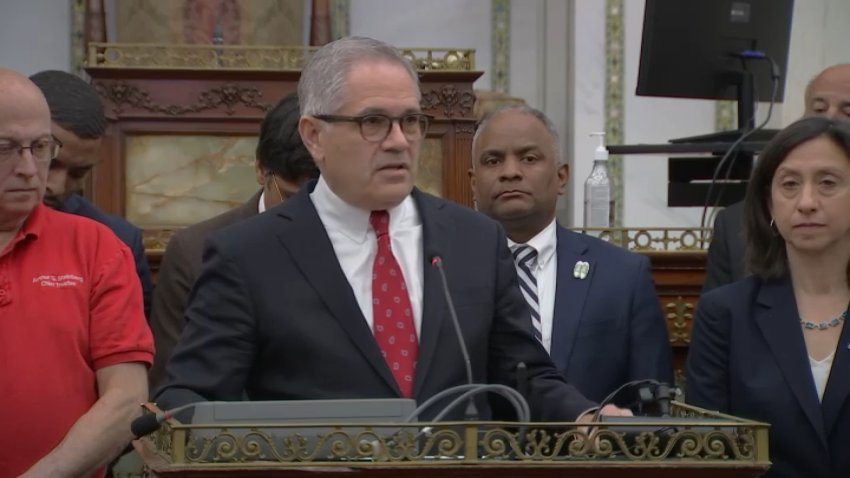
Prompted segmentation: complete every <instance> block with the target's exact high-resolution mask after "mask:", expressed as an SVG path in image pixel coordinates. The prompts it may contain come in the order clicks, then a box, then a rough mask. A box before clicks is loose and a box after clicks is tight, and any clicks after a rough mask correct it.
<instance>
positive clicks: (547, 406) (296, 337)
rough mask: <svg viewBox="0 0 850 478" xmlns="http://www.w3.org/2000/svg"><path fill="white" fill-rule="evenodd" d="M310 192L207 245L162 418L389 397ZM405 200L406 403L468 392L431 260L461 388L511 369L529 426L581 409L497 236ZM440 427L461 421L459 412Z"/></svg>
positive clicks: (454, 207)
mask: <svg viewBox="0 0 850 478" xmlns="http://www.w3.org/2000/svg"><path fill="white" fill-rule="evenodd" d="M314 187H315V181H314V182H313V183H311V184H310V185H309V186H307V187H303V188H301V191H300V192H299V193H298V194H297V195H296V196H294V197H293V198H291V199H289V200H287V201H285V202H284V203H283V204H281V205H279V206H277V207H275V208H273V209H271V210H270V211H268V212H267V213H265V214H260V215H258V216H255V217H253V218H250V219H247V220H245V221H243V222H241V223H239V224H235V225H233V226H230V227H228V228H225V229H224V230H222V231H219V232H217V233H214V234H213V235H211V236H210V238H209V240H208V241H207V244H206V246H205V250H204V265H203V266H202V269H201V274H200V276H199V277H198V280H197V281H196V283H195V286H194V288H193V289H192V293H191V295H190V298H189V306H188V309H187V312H186V319H187V323H186V327H185V329H184V330H183V334H182V335H181V337H180V341H179V343H178V344H177V347H176V349H175V351H174V354H173V355H172V357H171V360H170V361H169V363H168V366H167V373H168V382H167V383H166V385H165V387H164V388H163V391H161V392H160V393H159V395H158V399H157V400H158V402H159V403H160V405H161V406H164V407H166V408H171V407H174V406H178V405H181V404H185V403H191V402H195V401H200V400H240V399H242V397H243V392H244V393H246V394H247V396H248V397H249V398H250V399H252V400H288V399H294V400H297V399H330V398H388V397H400V396H401V393H400V391H399V389H398V386H397V385H396V383H395V380H394V379H393V376H392V374H391V372H390V369H389V367H388V366H387V364H386V362H385V361H384V359H383V357H382V356H381V351H380V349H379V347H378V345H377V342H376V341H375V339H374V336H373V335H372V331H371V330H370V328H369V326H368V324H367V323H366V320H365V319H364V318H363V314H362V313H361V312H360V308H359V307H358V305H357V301H356V299H355V297H354V293H353V292H352V289H351V286H350V285H349V283H348V281H347V279H346V277H345V275H344V273H343V271H342V269H341V268H340V266H339V263H338V261H337V260H336V256H335V253H334V250H333V246H332V245H331V241H330V239H329V238H328V235H327V233H326V232H325V229H324V226H323V224H322V222H321V220H320V219H319V216H318V214H317V213H316V210H315V208H314V206H313V203H312V201H311V200H310V197H309V192H310V191H312V189H313V188H314ZM412 195H413V199H414V201H415V202H416V206H417V208H418V211H419V216H420V219H421V221H422V242H423V246H424V254H423V259H424V260H425V265H424V277H423V283H424V291H423V311H422V327H421V334H420V340H419V343H420V349H419V361H418V364H417V368H416V378H415V384H414V398H415V399H416V400H417V401H418V402H419V403H421V402H422V401H424V400H426V399H427V398H429V397H431V396H433V395H435V394H436V393H438V392H440V391H442V390H444V389H446V388H449V387H452V386H455V385H461V384H464V383H466V382H467V379H466V373H465V367H464V365H463V360H462V355H461V352H460V348H459V346H458V338H457V336H456V334H455V331H454V328H453V326H452V321H451V319H450V317H449V315H448V307H447V304H446V301H445V299H444V296H443V293H442V285H441V281H440V277H439V274H438V271H437V270H436V269H435V268H434V267H432V266H431V264H430V258H432V257H433V256H434V255H440V256H442V258H443V263H444V265H445V272H446V276H447V277H448V283H449V287H450V291H451V295H452V297H453V299H454V303H455V307H456V310H457V316H458V319H459V321H460V326H461V329H462V331H463V336H464V340H465V342H466V345H467V347H468V350H469V356H470V361H471V365H472V373H473V376H474V377H473V380H474V381H476V382H489V383H503V384H507V385H516V383H515V382H516V373H515V371H516V368H517V364H518V363H519V362H520V361H522V362H525V364H526V366H527V368H528V374H527V375H528V378H529V380H528V384H527V389H528V398H529V402H530V405H531V409H532V416H533V418H534V419H536V420H572V419H574V418H576V417H577V415H578V414H580V413H581V412H583V411H585V410H587V409H588V408H589V407H592V406H593V403H592V402H590V401H588V400H587V399H585V398H584V397H583V396H582V395H581V394H580V393H579V392H578V391H577V390H576V389H575V388H574V387H572V386H570V385H567V383H566V382H565V381H564V379H563V377H562V376H561V374H560V373H558V371H557V370H556V369H555V367H554V366H553V365H552V362H551V360H550V359H549V356H548V355H547V354H546V351H545V350H544V349H543V347H542V346H541V345H540V344H539V342H537V341H536V340H535V339H534V336H533V334H532V325H531V318H530V315H529V311H528V307H527V305H526V303H525V300H524V299H523V297H522V295H521V293H520V291H519V287H518V285H517V278H516V271H515V270H514V266H513V261H512V257H511V254H510V251H509V250H508V247H507V241H506V238H505V235H504V232H503V230H502V229H501V227H500V226H499V225H498V224H497V223H495V222H494V221H492V220H491V219H489V218H487V217H485V216H483V215H481V214H478V213H477V212H475V211H472V210H470V209H467V208H465V207H463V206H460V205H458V204H454V203H450V202H448V201H445V200H442V199H438V198H435V197H433V196H430V195H428V194H425V193H422V192H420V191H418V190H414V192H413V193H412ZM444 403H445V402H444ZM478 409H479V413H480V417H481V418H489V417H490V416H491V413H490V407H489V404H488V403H487V400H486V399H483V398H482V399H481V400H479V401H478ZM437 412H438V409H432V410H430V411H429V412H428V413H426V414H424V415H423V417H424V418H426V419H427V418H428V417H433V416H434V415H435V414H436V413H437ZM449 416H450V417H451V418H453V419H459V418H462V416H463V410H458V411H457V413H455V414H452V415H449Z"/></svg>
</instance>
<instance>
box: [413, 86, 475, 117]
mask: <svg viewBox="0 0 850 478" xmlns="http://www.w3.org/2000/svg"><path fill="white" fill-rule="evenodd" d="M420 104H421V106H422V109H425V110H433V109H436V108H438V107H440V106H442V107H443V114H444V115H445V116H446V117H447V118H451V117H453V116H455V114H458V115H459V116H470V113H472V107H473V106H475V95H473V94H472V93H470V92H468V91H464V92H461V91H460V90H458V89H457V87H456V86H454V85H443V86H442V87H441V88H440V89H433V90H429V91H427V92H424V93H423V94H422V101H421V103H420Z"/></svg>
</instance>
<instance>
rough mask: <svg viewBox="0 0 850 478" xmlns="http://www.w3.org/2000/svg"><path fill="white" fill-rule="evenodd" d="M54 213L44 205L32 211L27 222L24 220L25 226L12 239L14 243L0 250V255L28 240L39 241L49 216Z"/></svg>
mask: <svg viewBox="0 0 850 478" xmlns="http://www.w3.org/2000/svg"><path fill="white" fill-rule="evenodd" d="M51 213H53V211H51V210H49V208H48V207H47V206H45V205H44V203H42V204H39V205H38V206H36V207H35V209H33V210H32V212H31V213H30V214H29V216H27V218H26V220H24V224H23V225H22V226H21V228H20V229H18V232H17V234H15V237H13V238H12V241H11V242H9V244H7V245H6V247H5V248H3V249H2V250H0V254H5V253H6V252H7V251H11V250H12V249H13V248H14V247H15V246H16V245H17V244H18V243H19V242H22V241H25V240H28V239H38V236H39V235H41V231H42V229H44V223H45V222H46V221H47V215H48V214H51Z"/></svg>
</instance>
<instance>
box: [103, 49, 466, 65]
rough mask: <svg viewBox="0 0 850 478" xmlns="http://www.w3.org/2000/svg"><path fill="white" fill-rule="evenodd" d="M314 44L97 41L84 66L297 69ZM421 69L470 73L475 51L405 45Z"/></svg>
mask: <svg viewBox="0 0 850 478" xmlns="http://www.w3.org/2000/svg"><path fill="white" fill-rule="evenodd" d="M317 49H318V47H308V46H242V45H190V44H186V45H173V44H152V43H97V42H91V43H89V46H88V60H87V67H88V68H136V69H160V70H162V69H166V70H167V69H180V70H251V71H257V70H275V71H300V70H301V67H302V66H303V65H304V63H305V62H306V60H307V59H308V58H309V56H310V54H311V53H313V52H314V51H316V50H317ZM399 51H400V52H401V54H402V56H404V57H405V58H407V59H408V60H410V61H411V63H413V65H414V66H415V67H416V68H417V69H418V70H420V71H475V50H473V49H468V48H404V49H400V50H399Z"/></svg>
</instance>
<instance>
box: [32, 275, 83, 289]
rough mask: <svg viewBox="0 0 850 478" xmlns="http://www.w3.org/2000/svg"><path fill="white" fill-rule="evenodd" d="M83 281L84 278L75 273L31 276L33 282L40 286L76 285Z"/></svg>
mask: <svg viewBox="0 0 850 478" xmlns="http://www.w3.org/2000/svg"><path fill="white" fill-rule="evenodd" d="M84 282H85V280H84V279H83V278H82V277H81V276H78V275H76V274H60V275H50V274H42V275H40V276H37V277H33V278H32V283H33V284H39V285H41V286H42V287H77V286H80V285H82V284H83V283H84Z"/></svg>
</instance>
